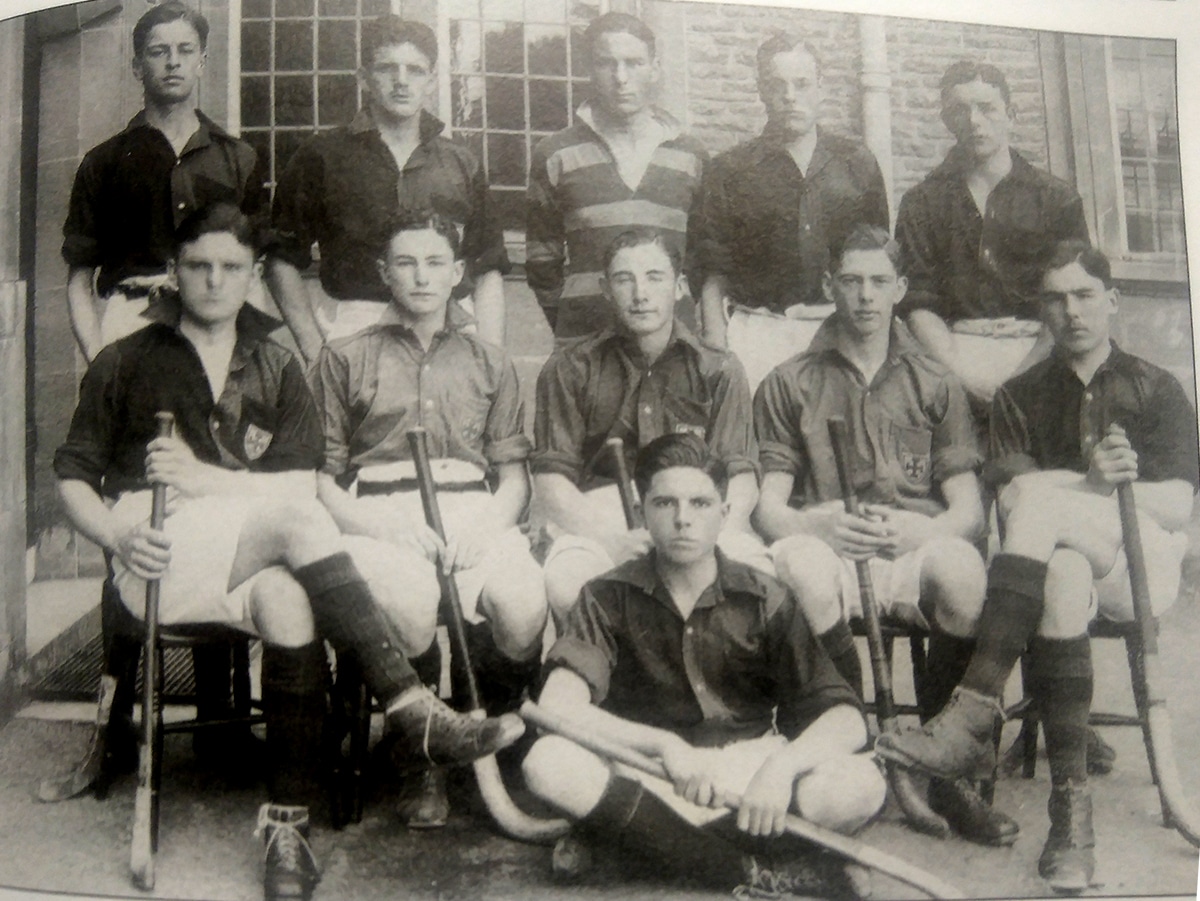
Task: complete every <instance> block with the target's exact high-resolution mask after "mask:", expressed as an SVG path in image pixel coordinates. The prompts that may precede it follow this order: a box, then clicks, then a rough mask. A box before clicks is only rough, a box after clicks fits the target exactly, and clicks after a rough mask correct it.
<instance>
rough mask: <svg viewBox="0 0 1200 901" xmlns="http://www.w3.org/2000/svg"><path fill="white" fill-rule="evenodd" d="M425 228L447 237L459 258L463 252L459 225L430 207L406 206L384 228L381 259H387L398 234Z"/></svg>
mask: <svg viewBox="0 0 1200 901" xmlns="http://www.w3.org/2000/svg"><path fill="white" fill-rule="evenodd" d="M425 229H430V230H431V231H434V232H437V233H438V234H439V235H441V236H442V237H443V238H445V239H446V243H447V244H449V245H450V251H451V253H453V255H454V259H456V260H457V259H459V255H460V254H461V253H462V244H461V242H460V241H459V237H458V226H457V225H455V224H454V223H453V222H452V221H451V220H449V219H447V218H446V217H445V216H443V215H442V214H441V213H435V212H434V211H433V210H430V209H404V208H401V209H400V210H398V211H397V212H396V214H395V215H394V216H393V217H392V218H391V219H390V220H389V221H388V226H387V228H386V229H385V230H384V233H385V235H386V237H385V238H384V239H383V241H382V242H381V243H380V245H379V254H378V256H379V259H381V260H385V259H387V253H388V248H389V247H390V246H391V244H392V239H393V238H394V237H396V235H398V234H400V233H401V232H419V231H424V230H425Z"/></svg>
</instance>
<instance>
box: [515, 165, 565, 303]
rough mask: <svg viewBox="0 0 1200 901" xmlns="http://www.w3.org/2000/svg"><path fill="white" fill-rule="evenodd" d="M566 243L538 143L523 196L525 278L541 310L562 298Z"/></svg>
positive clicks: (554, 188)
mask: <svg viewBox="0 0 1200 901" xmlns="http://www.w3.org/2000/svg"><path fill="white" fill-rule="evenodd" d="M566 240H567V235H566V225H565V223H564V222H563V214H562V210H561V209H560V208H559V204H558V198H557V191H556V185H555V179H553V178H552V176H551V172H550V160H549V159H548V157H547V151H546V148H545V147H544V146H543V145H541V144H539V145H538V146H537V147H535V148H534V150H533V161H532V163H531V165H530V169H529V189H528V193H527V194H526V217H525V279H526V281H527V282H528V283H529V287H530V288H532V289H533V293H534V294H536V295H537V299H538V303H539V304H541V305H542V306H543V307H557V306H558V301H559V297H560V296H561V295H562V288H563V264H564V263H565V261H566Z"/></svg>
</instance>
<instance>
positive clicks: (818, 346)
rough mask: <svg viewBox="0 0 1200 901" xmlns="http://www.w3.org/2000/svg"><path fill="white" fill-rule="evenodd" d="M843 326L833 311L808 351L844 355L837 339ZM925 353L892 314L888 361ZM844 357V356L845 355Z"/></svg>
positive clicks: (889, 363) (905, 327) (898, 319)
mask: <svg viewBox="0 0 1200 901" xmlns="http://www.w3.org/2000/svg"><path fill="white" fill-rule="evenodd" d="M841 328H842V319H841V317H840V316H838V314H837V313H836V312H835V313H831V314H830V315H829V317H828V318H827V319H826V320H825V321H824V322H822V323H821V325H820V327H818V328H817V333H816V334H815V335H813V339H812V341H810V342H809V345H808V352H809V353H814V354H819V353H825V354H828V353H832V354H837V356H838V357H842V356H843V355H842V353H841V352H840V351H839V350H838V347H837V339H838V332H839V330H840V329H841ZM922 353H924V350H923V349H922V348H921V345H920V344H919V343H918V342H917V339H916V338H914V337H913V334H912V332H910V331H909V330H908V326H907V325H905V324H904V323H903V322H902V321H901V320H900V318H899V317H898V316H896V314H895V313H893V314H892V324H891V327H890V329H889V331H888V353H887V363H888V365H891V364H892V363H895V362H896V361H898V360H901V359H903V358H904V357H909V356H914V355H917V354H922ZM843 359H844V357H843Z"/></svg>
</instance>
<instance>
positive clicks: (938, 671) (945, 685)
mask: <svg viewBox="0 0 1200 901" xmlns="http://www.w3.org/2000/svg"><path fill="white" fill-rule="evenodd" d="M974 651H975V639H974V638H959V637H958V636H957V635H951V634H950V633H948V632H945V631H943V630H942V628H941V626H939V625H938V624H937V623H936V622H933V623H931V624H930V629H929V653H928V654H927V655H926V657H925V675H924V678H922V679H920V680H918V683H917V687H918V689H919V691H918V698H917V703H918V704H919V706H920V708H921V722H923V723H924V722H927V721H928V720H929V719H931V718H932V717H934V716H936V715H937V713H938V711H939V710H941V709H942V708H943V707H945V706H946V702H947V701H948V700H950V695H951V694H952V693H953V692H954V689H955V688H956V687H957V686H958V683H959V682H961V681H962V678H963V674H964V673H966V671H967V665H968V664H969V663H970V662H971V655H972V653H973V652H974Z"/></svg>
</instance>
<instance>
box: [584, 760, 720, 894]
mask: <svg viewBox="0 0 1200 901" xmlns="http://www.w3.org/2000/svg"><path fill="white" fill-rule="evenodd" d="M579 828H580V830H581V831H583V833H584V834H585V835H588V836H591V837H593V838H594V839H598V840H600V841H604V842H606V843H610V844H614V845H617V846H619V848H620V849H621V850H622V851H625V852H626V853H630V854H637V855H641V856H644V857H645V858H646V862H647V863H649V864H651V865H652V866H653V867H654V869H655V870H656V871H657V872H659V873H663V872H669V873H670V874H671V875H674V876H679V877H684V878H688V879H695V880H697V881H700V882H702V883H704V884H705V885H707V886H710V887H712V888H720V889H724V890H726V891H729V890H732V889H733V888H735V887H736V886H738V885H740V884H741V883H742V882H743V881H744V879H743V876H744V869H743V866H742V854H741V852H740V851H739V850H738V849H737V848H736V847H735V846H734V845H732V844H730V843H729V842H726V841H724V840H722V839H720V838H718V837H717V836H716V835H714V834H712V833H711V832H708V831H706V830H704V829H701V828H700V827H699V826H693V825H692V824H691V823H689V822H688V821H687V820H685V819H684V818H683V817H681V816H680V815H679V814H677V813H676V812H675V811H674V810H672V809H671V806H670V805H669V804H667V802H665V801H663V800H662V799H661V798H659V797H658V796H657V795H655V794H654V793H653V792H650V791H647V790H646V789H645V788H644V787H643V786H642V784H641V783H640V782H637V781H635V780H633V779H629V778H627V777H625V776H613V777H612V778H611V779H610V780H609V783H608V786H607V787H606V788H605V789H604V794H603V795H601V797H600V802H599V803H598V804H597V805H596V806H595V808H593V809H592V811H591V813H589V814H588V815H587V816H586V817H584V818H583V819H582V820H580V821H579Z"/></svg>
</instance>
